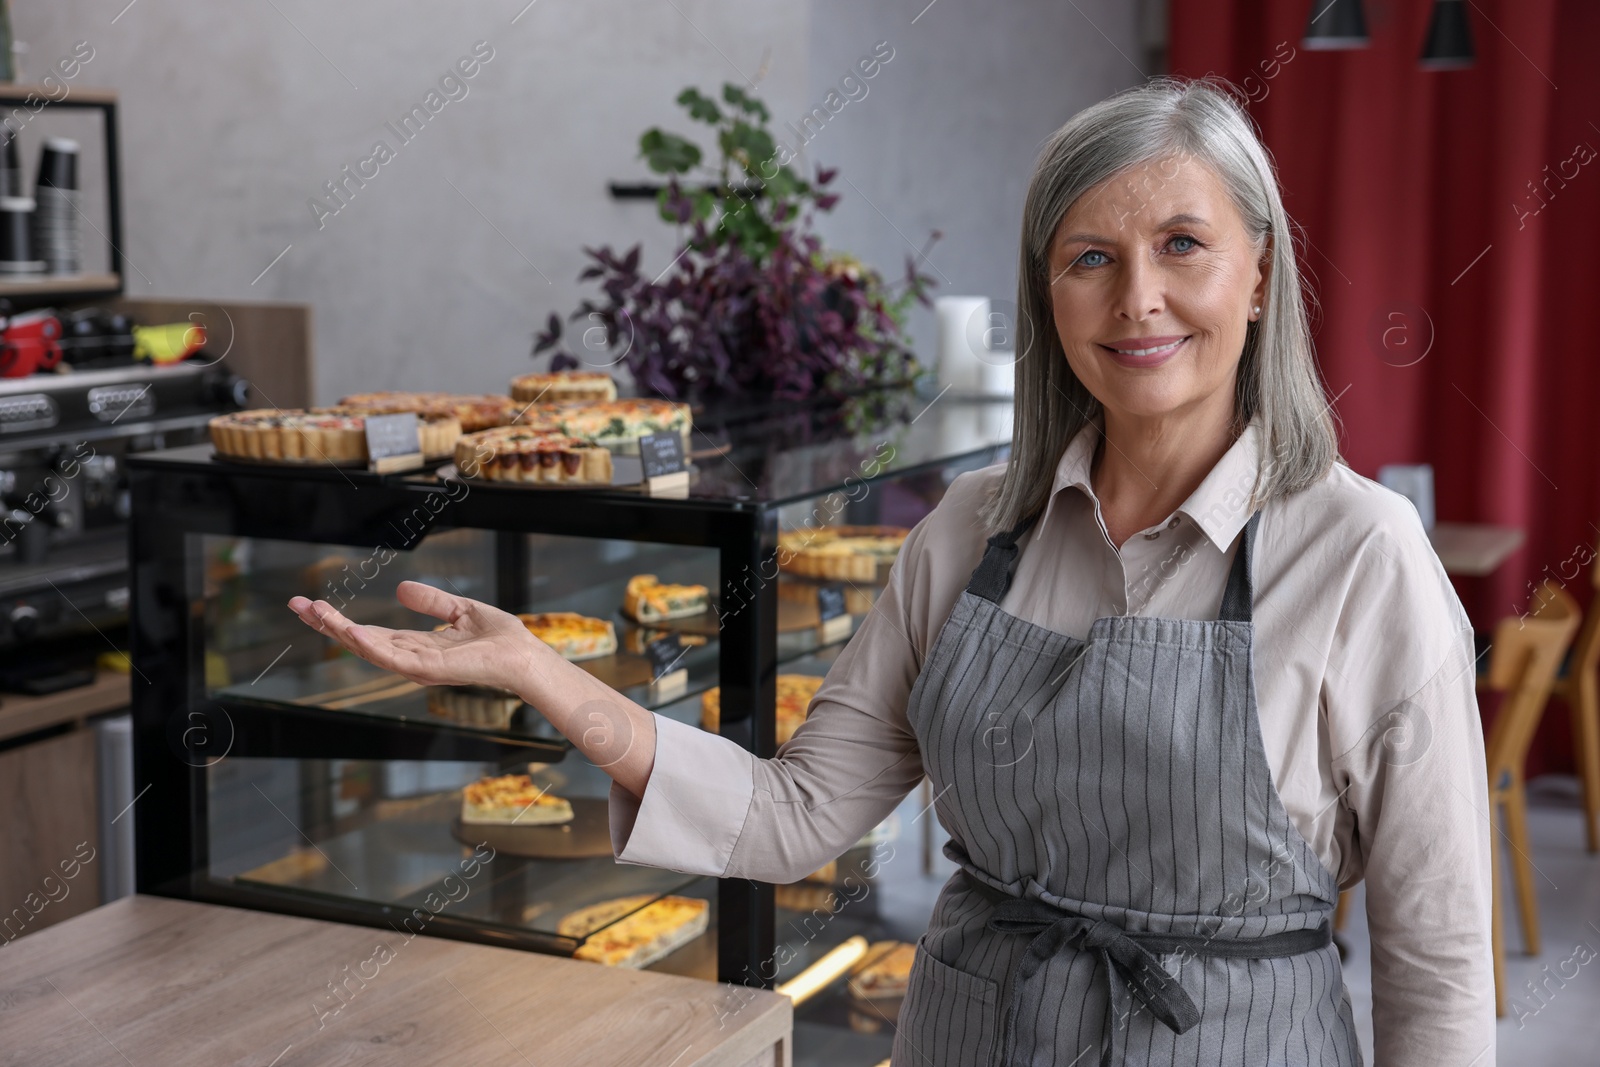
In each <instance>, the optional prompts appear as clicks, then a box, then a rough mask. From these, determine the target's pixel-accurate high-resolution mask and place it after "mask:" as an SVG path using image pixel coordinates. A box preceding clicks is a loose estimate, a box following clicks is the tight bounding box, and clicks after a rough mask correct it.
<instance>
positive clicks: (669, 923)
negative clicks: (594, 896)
mask: <svg viewBox="0 0 1600 1067" xmlns="http://www.w3.org/2000/svg"><path fill="white" fill-rule="evenodd" d="M710 916H711V906H710V905H709V904H708V903H706V902H705V901H703V900H696V899H694V898H693V897H675V896H667V897H661V898H660V899H659V900H655V901H653V902H652V901H651V898H650V896H648V895H640V896H631V897H619V898H617V899H616V900H607V901H602V902H601V903H599V904H591V905H590V906H589V907H587V908H579V909H578V910H577V911H575V912H572V913H571V914H569V915H567V916H565V917H564V918H562V919H561V921H560V922H559V923H557V924H556V932H557V933H558V934H560V935H561V936H563V937H571V938H575V939H581V940H582V941H583V944H581V945H579V946H578V951H577V952H575V953H573V957H574V958H575V959H580V960H591V961H593V962H595V963H603V964H605V965H606V966H607V967H628V968H632V969H635V970H637V969H639V968H641V967H648V966H649V965H650V964H652V963H655V962H656V961H657V960H659V959H662V958H664V957H665V956H667V955H669V954H671V953H673V952H676V951H677V950H678V949H680V948H682V947H683V946H684V945H686V944H688V943H689V942H690V941H693V940H694V939H695V938H697V937H699V936H700V935H701V934H703V933H705V932H706V925H707V923H708V921H709V919H710Z"/></svg>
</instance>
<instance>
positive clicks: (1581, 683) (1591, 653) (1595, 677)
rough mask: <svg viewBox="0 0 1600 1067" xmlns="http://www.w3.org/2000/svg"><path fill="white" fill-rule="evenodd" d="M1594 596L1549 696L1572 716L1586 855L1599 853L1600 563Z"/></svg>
mask: <svg viewBox="0 0 1600 1067" xmlns="http://www.w3.org/2000/svg"><path fill="white" fill-rule="evenodd" d="M1590 581H1591V582H1593V584H1594V587H1595V590H1596V595H1595V598H1594V600H1592V601H1591V602H1590V604H1589V612H1588V614H1587V615H1585V616H1584V619H1583V628H1582V629H1580V630H1579V631H1578V638H1577V640H1576V641H1574V642H1573V643H1572V658H1571V659H1570V660H1569V661H1568V663H1567V670H1566V673H1565V674H1563V675H1561V676H1560V677H1558V678H1557V679H1556V683H1555V686H1554V687H1553V688H1552V689H1551V692H1552V693H1554V694H1555V695H1556V696H1558V697H1560V698H1561V699H1562V700H1563V701H1565V702H1566V705H1567V707H1568V709H1569V710H1570V711H1571V712H1572V758H1573V760H1574V761H1575V762H1576V763H1577V765H1578V777H1579V778H1580V779H1581V780H1582V781H1583V821H1584V828H1585V830H1586V831H1587V834H1588V846H1589V851H1590V852H1600V560H1597V561H1596V563H1595V565H1594V569H1593V570H1592V571H1590Z"/></svg>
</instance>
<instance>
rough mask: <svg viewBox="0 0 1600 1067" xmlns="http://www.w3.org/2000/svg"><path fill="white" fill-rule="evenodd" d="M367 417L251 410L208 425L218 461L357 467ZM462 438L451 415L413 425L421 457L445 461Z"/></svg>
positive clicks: (335, 411)
mask: <svg viewBox="0 0 1600 1067" xmlns="http://www.w3.org/2000/svg"><path fill="white" fill-rule="evenodd" d="M364 415H365V413H363V412H358V411H352V410H349V409H346V408H337V407H335V408H317V409H313V410H311V411H305V410H302V409H299V408H292V409H284V410H279V409H276V408H270V409H269V408H253V409H251V410H249V411H234V412H230V413H229V414H227V415H218V416H217V417H216V418H214V419H212V420H211V422H210V423H209V428H210V430H211V443H212V445H213V447H215V448H216V451H217V454H218V455H219V456H227V457H229V458H231V459H254V460H262V461H266V462H270V463H306V464H318V463H320V464H331V465H334V466H345V465H359V464H363V463H366V462H367V433H366V429H367V426H366V419H365V417H364ZM460 436H461V423H460V422H459V421H458V420H457V419H456V418H455V417H454V416H449V415H425V416H420V417H419V418H418V419H417V440H418V443H419V444H420V445H421V447H422V454H423V455H424V456H432V457H437V456H448V455H450V453H451V451H452V449H454V448H455V446H456V441H457V439H459V438H460Z"/></svg>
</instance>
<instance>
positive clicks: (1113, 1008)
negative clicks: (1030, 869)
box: [973, 879, 1333, 1067]
mask: <svg viewBox="0 0 1600 1067" xmlns="http://www.w3.org/2000/svg"><path fill="white" fill-rule="evenodd" d="M973 881H974V883H975V884H977V885H978V886H979V888H980V890H981V891H982V892H983V895H985V896H987V897H989V899H990V900H991V901H993V902H995V904H996V907H995V911H994V914H993V915H991V916H990V917H989V929H990V930H993V931H995V932H997V933H1006V934H1033V935H1034V937H1033V940H1032V941H1031V942H1029V943H1028V949H1027V951H1026V952H1024V953H1023V954H1022V956H1021V958H1020V959H1018V960H1017V964H1016V968H1015V970H1014V971H1013V972H1012V976H1011V986H1010V991H1009V992H1010V995H1009V996H1008V998H1007V1000H1008V1004H1007V1005H1006V1008H1005V1019H1004V1027H1005V1029H1004V1035H1003V1037H1004V1040H1003V1043H1002V1046H1001V1058H1000V1062H1001V1064H1002V1067H1012V1058H1013V1056H1014V1055H1015V1043H1016V1021H1017V1010H1018V1007H1019V1004H1020V998H1019V997H1018V996H1017V990H1018V988H1019V987H1020V985H1021V984H1022V983H1023V982H1025V981H1027V980H1028V979H1029V978H1031V977H1033V976H1034V975H1036V974H1038V973H1039V971H1040V970H1042V969H1043V968H1044V965H1045V964H1046V963H1048V962H1049V961H1050V958H1051V957H1053V956H1055V955H1056V954H1057V953H1059V952H1060V951H1061V949H1062V948H1063V947H1065V946H1068V945H1070V946H1071V947H1073V948H1075V949H1078V950H1079V951H1082V952H1092V953H1094V955H1095V956H1096V957H1097V958H1098V959H1099V960H1100V965H1101V968H1102V969H1103V971H1104V973H1105V975H1106V982H1107V985H1108V987H1109V993H1110V995H1109V997H1108V998H1107V1001H1106V1040H1105V1042H1104V1044H1103V1045H1102V1046H1101V1051H1100V1063H1101V1067H1115V1065H1116V1064H1119V1063H1121V1058H1120V1056H1119V1055H1118V1053H1117V1051H1116V1050H1117V1045H1118V1041H1117V1033H1118V1031H1119V1030H1120V1029H1121V1028H1122V1027H1123V1026H1125V1025H1126V1023H1127V1020H1128V1018H1129V1017H1130V1015H1131V1008H1132V1000H1131V997H1137V998H1138V999H1139V1001H1140V1002H1141V1003H1143V1004H1144V1006H1145V1007H1147V1008H1149V1009H1150V1011H1151V1013H1152V1014H1153V1015H1155V1017H1156V1018H1158V1019H1160V1020H1161V1021H1162V1022H1163V1023H1164V1024H1166V1026H1167V1028H1168V1029H1170V1030H1172V1031H1173V1032H1174V1033H1178V1034H1181V1033H1184V1032H1185V1031H1187V1030H1189V1029H1190V1028H1191V1027H1193V1026H1194V1025H1195V1024H1196V1023H1198V1022H1199V1021H1200V1009H1199V1008H1198V1007H1196V1006H1195V1002H1194V999H1193V998H1192V997H1190V996H1189V994H1188V992H1187V991H1186V990H1185V989H1184V988H1183V986H1182V985H1181V984H1179V982H1178V980H1177V979H1176V978H1174V977H1173V976H1172V975H1170V974H1168V973H1167V971H1166V969H1165V968H1163V967H1162V966H1161V961H1160V959H1159V958H1158V955H1159V954H1168V953H1188V954H1192V955H1196V956H1237V957H1245V958H1249V959H1272V958H1276V957H1283V956H1298V955H1301V954H1302V953H1305V952H1313V951H1315V950H1317V949H1320V948H1324V947H1326V946H1328V945H1330V944H1332V943H1333V931H1332V929H1331V928H1330V927H1329V926H1328V925H1327V924H1326V923H1324V924H1323V925H1321V926H1318V927H1316V928H1314V929H1310V930H1286V931H1284V932H1282V933H1277V934H1268V935H1266V936H1263V937H1249V938H1215V937H1207V936H1205V935H1202V934H1158V933H1147V932H1132V931H1128V930H1124V929H1123V928H1122V927H1120V926H1118V925H1117V924H1116V923H1113V922H1108V921H1106V920H1104V919H1090V918H1087V917H1085V916H1082V915H1076V914H1074V913H1072V912H1069V911H1064V910H1062V909H1061V908H1057V907H1054V906H1052V905H1050V904H1046V903H1045V902H1044V901H1042V900H1025V899H1022V898H1020V897H1013V896H1009V895H1007V894H1004V893H1001V892H999V891H998V890H995V889H992V888H991V887H989V886H987V885H984V884H983V883H980V882H977V880H976V879H974V880H973Z"/></svg>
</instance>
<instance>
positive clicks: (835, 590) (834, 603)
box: [817, 582, 845, 622]
mask: <svg viewBox="0 0 1600 1067" xmlns="http://www.w3.org/2000/svg"><path fill="white" fill-rule="evenodd" d="M844 613H845V610H844V586H843V585H841V584H839V583H838V582H829V583H828V584H827V585H819V586H817V618H818V619H819V620H821V621H822V622H827V621H828V620H829V619H836V618H838V617H839V616H840V615H843V614H844Z"/></svg>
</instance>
